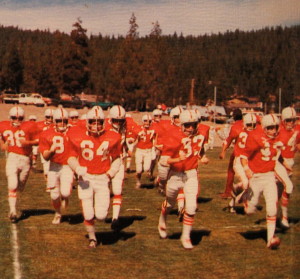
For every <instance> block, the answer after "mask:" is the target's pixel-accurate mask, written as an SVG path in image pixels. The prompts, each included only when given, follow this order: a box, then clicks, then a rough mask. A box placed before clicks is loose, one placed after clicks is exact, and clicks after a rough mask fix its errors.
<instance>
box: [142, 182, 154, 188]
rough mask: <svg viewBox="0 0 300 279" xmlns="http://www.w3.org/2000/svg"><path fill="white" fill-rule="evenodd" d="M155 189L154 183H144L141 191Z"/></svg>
mask: <svg viewBox="0 0 300 279" xmlns="http://www.w3.org/2000/svg"><path fill="white" fill-rule="evenodd" d="M153 188H154V184H153V183H143V184H142V185H141V189H153Z"/></svg>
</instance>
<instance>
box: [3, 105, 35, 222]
mask: <svg viewBox="0 0 300 279" xmlns="http://www.w3.org/2000/svg"><path fill="white" fill-rule="evenodd" d="M24 117H25V113H24V110H23V108H21V107H19V106H14V107H12V108H11V109H10V111H9V118H10V121H1V122H0V140H1V149H2V150H5V151H6V152H7V157H6V166H5V170H6V177H7V183H8V203H9V219H10V220H11V222H12V223H17V222H18V215H17V196H18V192H19V193H21V192H22V191H23V190H24V188H25V184H26V181H27V179H28V175H29V171H30V166H31V163H30V156H31V153H32V146H33V145H36V144H38V139H37V134H36V131H37V128H36V123H35V122H32V121H24Z"/></svg>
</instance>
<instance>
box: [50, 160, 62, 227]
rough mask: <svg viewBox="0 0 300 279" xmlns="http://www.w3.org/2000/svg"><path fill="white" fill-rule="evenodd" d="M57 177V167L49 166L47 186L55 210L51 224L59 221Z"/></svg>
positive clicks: (59, 201) (59, 202)
mask: <svg viewBox="0 0 300 279" xmlns="http://www.w3.org/2000/svg"><path fill="white" fill-rule="evenodd" d="M51 165H52V164H51ZM59 177H60V173H59V169H58V168H57V169H54V167H52V168H50V170H49V172H48V176H47V188H48V189H50V198H51V203H52V206H53V208H54V210H55V214H54V217H53V220H52V224H53V225H58V224H60V222H61V198H60V185H59Z"/></svg>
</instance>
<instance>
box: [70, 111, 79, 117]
mask: <svg viewBox="0 0 300 279" xmlns="http://www.w3.org/2000/svg"><path fill="white" fill-rule="evenodd" d="M69 117H70V118H77V117H79V113H78V111H77V110H75V109H74V110H71V111H70V112H69Z"/></svg>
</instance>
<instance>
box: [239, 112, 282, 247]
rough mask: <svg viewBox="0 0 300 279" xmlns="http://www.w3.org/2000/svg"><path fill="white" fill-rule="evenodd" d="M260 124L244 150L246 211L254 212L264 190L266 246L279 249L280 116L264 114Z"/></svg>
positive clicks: (242, 154) (242, 156)
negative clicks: (276, 164) (277, 218)
mask: <svg viewBox="0 0 300 279" xmlns="http://www.w3.org/2000/svg"><path fill="white" fill-rule="evenodd" d="M261 125H262V129H257V130H256V131H255V132H254V133H249V135H248V137H247V140H246V146H245V148H244V149H243V150H242V152H241V163H242V166H243V168H244V171H245V173H246V176H247V178H248V179H249V188H248V189H247V197H246V200H245V203H244V209H245V212H246V214H253V213H255V211H256V205H257V204H258V201H259V198H260V194H261V193H263V195H264V198H265V202H266V213H267V217H266V219H267V247H268V248H270V249H276V248H277V247H278V246H279V245H280V239H279V238H278V237H277V236H275V227H276V214H277V200H278V196H277V195H278V194H277V185H276V180H275V172H274V169H275V163H276V161H277V159H278V157H279V155H280V150H281V149H282V147H283V144H282V142H280V141H279V139H278V137H277V136H278V131H279V119H278V118H277V116H276V115H274V114H267V115H265V116H264V117H263V118H262V121H261Z"/></svg>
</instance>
